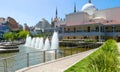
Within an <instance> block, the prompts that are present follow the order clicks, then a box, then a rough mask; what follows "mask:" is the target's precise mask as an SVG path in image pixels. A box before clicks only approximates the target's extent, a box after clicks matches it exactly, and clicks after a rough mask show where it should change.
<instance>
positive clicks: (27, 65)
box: [27, 53, 29, 67]
mask: <svg viewBox="0 0 120 72" xmlns="http://www.w3.org/2000/svg"><path fill="white" fill-rule="evenodd" d="M27 67H29V53H27Z"/></svg>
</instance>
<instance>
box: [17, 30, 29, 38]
mask: <svg viewBox="0 0 120 72" xmlns="http://www.w3.org/2000/svg"><path fill="white" fill-rule="evenodd" d="M27 35H29V32H28V31H20V32H19V33H18V35H17V36H18V38H19V39H25V38H26V36H27Z"/></svg>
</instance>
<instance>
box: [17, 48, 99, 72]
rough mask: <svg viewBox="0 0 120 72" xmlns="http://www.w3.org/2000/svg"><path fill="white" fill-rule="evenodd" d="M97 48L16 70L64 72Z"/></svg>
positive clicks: (22, 71)
mask: <svg viewBox="0 0 120 72" xmlns="http://www.w3.org/2000/svg"><path fill="white" fill-rule="evenodd" d="M95 50H97V49H92V50H89V51H86V52H82V53H79V54H75V55H72V56H68V57H64V58H61V59H57V60H56V61H53V62H49V63H45V64H38V65H36V66H33V67H29V68H25V69H22V70H19V71H16V72H63V71H64V70H66V69H67V68H69V67H70V66H72V65H74V64H75V63H77V62H78V61H80V60H82V59H83V58H85V57H86V56H88V55H89V54H91V53H92V52H94V51H95Z"/></svg>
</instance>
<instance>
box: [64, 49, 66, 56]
mask: <svg viewBox="0 0 120 72" xmlns="http://www.w3.org/2000/svg"><path fill="white" fill-rule="evenodd" d="M65 55H66V54H65V49H64V57H65Z"/></svg>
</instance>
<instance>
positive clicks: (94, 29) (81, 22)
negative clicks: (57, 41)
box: [55, 0, 120, 41]
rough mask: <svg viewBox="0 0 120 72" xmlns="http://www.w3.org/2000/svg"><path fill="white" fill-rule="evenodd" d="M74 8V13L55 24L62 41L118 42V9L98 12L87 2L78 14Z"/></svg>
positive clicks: (119, 38) (119, 27)
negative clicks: (109, 40)
mask: <svg viewBox="0 0 120 72" xmlns="http://www.w3.org/2000/svg"><path fill="white" fill-rule="evenodd" d="M74 8H75V9H74V12H73V13H70V14H67V15H66V18H65V20H59V21H58V22H56V23H55V25H56V26H57V27H58V29H59V36H60V38H61V39H62V40H65V39H69V40H70V39H76V40H82V39H93V40H97V41H105V40H107V39H115V40H116V41H120V14H119V13H120V7H116V8H109V9H104V10H98V9H97V8H96V7H95V6H94V5H93V4H92V3H91V0H88V3H86V4H85V5H84V6H83V7H82V9H81V11H80V12H76V7H74Z"/></svg>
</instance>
